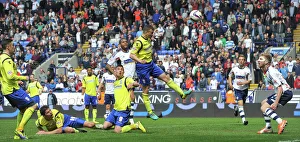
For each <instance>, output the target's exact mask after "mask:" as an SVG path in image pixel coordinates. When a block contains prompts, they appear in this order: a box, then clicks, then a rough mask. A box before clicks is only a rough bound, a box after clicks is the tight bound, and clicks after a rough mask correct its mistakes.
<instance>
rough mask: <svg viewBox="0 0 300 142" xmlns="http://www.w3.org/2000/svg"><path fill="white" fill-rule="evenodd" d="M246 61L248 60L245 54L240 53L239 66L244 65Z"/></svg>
mask: <svg viewBox="0 0 300 142" xmlns="http://www.w3.org/2000/svg"><path fill="white" fill-rule="evenodd" d="M245 61H246V58H245V56H244V55H243V54H240V56H239V58H238V62H239V66H240V67H244V65H245Z"/></svg>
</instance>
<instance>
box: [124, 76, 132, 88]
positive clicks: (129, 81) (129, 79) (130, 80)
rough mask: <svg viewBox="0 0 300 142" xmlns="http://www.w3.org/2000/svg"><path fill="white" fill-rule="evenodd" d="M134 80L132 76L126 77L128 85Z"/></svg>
mask: <svg viewBox="0 0 300 142" xmlns="http://www.w3.org/2000/svg"><path fill="white" fill-rule="evenodd" d="M133 82H134V80H133V79H132V78H130V77H127V79H126V82H125V83H126V86H128V85H129V84H131V83H133Z"/></svg>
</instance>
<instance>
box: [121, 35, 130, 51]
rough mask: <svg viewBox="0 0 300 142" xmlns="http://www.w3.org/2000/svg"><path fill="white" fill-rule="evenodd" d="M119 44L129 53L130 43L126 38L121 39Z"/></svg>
mask: <svg viewBox="0 0 300 142" xmlns="http://www.w3.org/2000/svg"><path fill="white" fill-rule="evenodd" d="M119 44H120V45H121V48H122V50H123V51H127V48H128V41H127V39H126V38H121V39H120V42H119Z"/></svg>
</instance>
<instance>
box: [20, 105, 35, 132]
mask: <svg viewBox="0 0 300 142" xmlns="http://www.w3.org/2000/svg"><path fill="white" fill-rule="evenodd" d="M33 112H34V109H33V108H32V107H29V108H27V109H26V110H25V112H24V114H23V117H22V119H21V122H20V124H19V126H18V128H17V130H18V131H22V130H24V126H25V125H26V124H27V122H28V121H29V120H30V118H31V116H32V114H33Z"/></svg>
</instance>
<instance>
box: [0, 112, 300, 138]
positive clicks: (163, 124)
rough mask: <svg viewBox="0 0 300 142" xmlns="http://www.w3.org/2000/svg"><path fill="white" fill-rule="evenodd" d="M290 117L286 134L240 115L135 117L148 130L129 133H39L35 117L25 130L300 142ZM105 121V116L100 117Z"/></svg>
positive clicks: (5, 128)
mask: <svg viewBox="0 0 300 142" xmlns="http://www.w3.org/2000/svg"><path fill="white" fill-rule="evenodd" d="M285 119H287V120H288V125H287V126H286V129H285V131H284V132H283V134H281V135H278V134H277V123H276V122H275V121H272V126H273V130H274V133H273V134H262V135H259V134H256V132H257V131H258V130H260V129H261V128H263V127H264V126H265V123H264V120H263V118H248V121H249V124H248V125H247V126H244V125H243V124H242V123H241V119H240V118H239V117H233V118H161V119H159V120H157V121H153V120H151V119H150V118H135V121H141V122H142V123H143V125H144V126H145V128H146V129H147V133H142V132H141V131H140V130H133V131H130V132H129V133H125V134H115V133H113V131H112V130H96V129H85V130H87V131H88V132H87V133H77V134H56V135H36V134H35V133H36V132H37V129H36V128H35V125H34V120H30V121H29V122H28V124H27V126H26V128H25V132H26V134H27V136H28V137H29V141H32V142H35V141H36V142H58V141H59V142H74V141H76V142H77V141H78V142H90V141H99V142H100V141H101V142H105V141H108V142H127V141H128V142H139V141H141V142H161V141H162V142H167V141H169V142H175V141H181V142H190V141H193V142H198V141H209V142H211V141H222V142H223V141H230V142H235V141H243V142H244V141H249V142H250V141H251V142H258V141H264V142H273V141H300V121H299V120H300V119H299V118H285ZM99 120H100V122H103V119H99ZM15 126H16V120H15V119H0V141H1V142H2V141H3V142H7V141H13V132H14V129H15Z"/></svg>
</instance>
